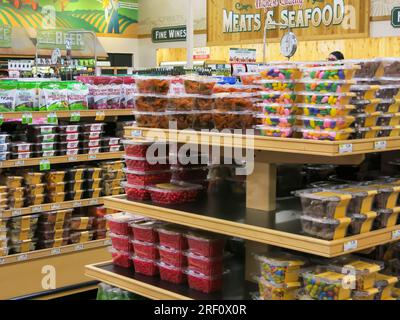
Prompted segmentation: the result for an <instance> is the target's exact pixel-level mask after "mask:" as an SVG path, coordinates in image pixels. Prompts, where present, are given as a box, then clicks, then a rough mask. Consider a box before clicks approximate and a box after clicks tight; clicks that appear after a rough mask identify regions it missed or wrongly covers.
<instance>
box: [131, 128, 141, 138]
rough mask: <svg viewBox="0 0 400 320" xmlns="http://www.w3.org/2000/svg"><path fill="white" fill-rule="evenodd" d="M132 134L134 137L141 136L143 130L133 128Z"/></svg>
mask: <svg viewBox="0 0 400 320" xmlns="http://www.w3.org/2000/svg"><path fill="white" fill-rule="evenodd" d="M131 134H132V137H134V138H138V137H141V136H142V130H133V131H132V133H131Z"/></svg>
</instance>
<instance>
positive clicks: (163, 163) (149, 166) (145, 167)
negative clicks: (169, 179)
mask: <svg viewBox="0 0 400 320" xmlns="http://www.w3.org/2000/svg"><path fill="white" fill-rule="evenodd" d="M125 163H126V166H127V168H128V169H129V170H135V171H163V170H169V169H170V166H169V164H168V159H167V158H154V157H152V158H149V157H131V156H125Z"/></svg>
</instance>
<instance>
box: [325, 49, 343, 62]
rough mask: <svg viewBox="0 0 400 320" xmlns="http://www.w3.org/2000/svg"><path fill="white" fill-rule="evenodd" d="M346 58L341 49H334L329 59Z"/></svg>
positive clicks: (338, 59)
mask: <svg viewBox="0 0 400 320" xmlns="http://www.w3.org/2000/svg"><path fill="white" fill-rule="evenodd" d="M340 60H344V55H343V53H341V52H340V51H333V52H331V53H330V54H329V57H328V61H340Z"/></svg>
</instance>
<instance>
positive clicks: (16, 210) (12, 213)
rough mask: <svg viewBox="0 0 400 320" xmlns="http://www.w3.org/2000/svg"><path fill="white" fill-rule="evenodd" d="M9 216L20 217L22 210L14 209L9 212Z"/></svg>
mask: <svg viewBox="0 0 400 320" xmlns="http://www.w3.org/2000/svg"><path fill="white" fill-rule="evenodd" d="M11 215H12V216H13V217H15V216H20V215H22V210H21V209H14V210H11Z"/></svg>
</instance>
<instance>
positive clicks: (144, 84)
mask: <svg viewBox="0 0 400 320" xmlns="http://www.w3.org/2000/svg"><path fill="white" fill-rule="evenodd" d="M171 80H172V78H170V77H152V76H149V77H146V76H138V77H135V83H136V86H137V90H138V91H139V93H147V94H161V95H167V94H168V93H169V89H170V85H171Z"/></svg>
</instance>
